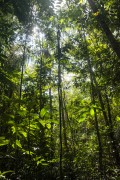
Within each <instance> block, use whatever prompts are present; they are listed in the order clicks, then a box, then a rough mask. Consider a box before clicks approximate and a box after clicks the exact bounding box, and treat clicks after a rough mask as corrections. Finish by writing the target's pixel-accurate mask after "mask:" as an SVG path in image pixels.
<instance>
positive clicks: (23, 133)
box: [19, 131, 27, 138]
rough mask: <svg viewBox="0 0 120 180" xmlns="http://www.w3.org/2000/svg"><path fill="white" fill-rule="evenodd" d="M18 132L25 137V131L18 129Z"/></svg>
mask: <svg viewBox="0 0 120 180" xmlns="http://www.w3.org/2000/svg"><path fill="white" fill-rule="evenodd" d="M19 133H20V134H22V135H23V136H24V137H25V138H27V133H26V132H25V131H19Z"/></svg>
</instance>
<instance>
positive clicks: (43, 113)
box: [40, 108, 47, 118]
mask: <svg viewBox="0 0 120 180" xmlns="http://www.w3.org/2000/svg"><path fill="white" fill-rule="evenodd" d="M46 112H47V110H46V109H44V108H43V109H42V110H41V112H40V116H41V118H43V117H44V116H45V114H46Z"/></svg>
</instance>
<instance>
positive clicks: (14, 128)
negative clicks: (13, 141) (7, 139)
mask: <svg viewBox="0 0 120 180" xmlns="http://www.w3.org/2000/svg"><path fill="white" fill-rule="evenodd" d="M11 129H12V133H13V134H15V133H16V127H15V126H12V127H11Z"/></svg>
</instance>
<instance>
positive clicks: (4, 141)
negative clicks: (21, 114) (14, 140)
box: [0, 136, 9, 146]
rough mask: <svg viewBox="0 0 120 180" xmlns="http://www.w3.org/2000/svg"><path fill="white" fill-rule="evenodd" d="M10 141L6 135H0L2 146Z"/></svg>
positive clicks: (0, 144)
mask: <svg viewBox="0 0 120 180" xmlns="http://www.w3.org/2000/svg"><path fill="white" fill-rule="evenodd" d="M8 143H9V140H8V139H5V137H3V136H1V137H0V146H5V145H7V144H8Z"/></svg>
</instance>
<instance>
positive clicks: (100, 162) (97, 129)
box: [88, 58, 104, 179]
mask: <svg viewBox="0 0 120 180" xmlns="http://www.w3.org/2000/svg"><path fill="white" fill-rule="evenodd" d="M88 67H89V72H90V80H91V99H92V103H93V104H95V90H96V89H95V87H94V80H93V73H92V67H91V62H90V59H89V58H88ZM94 119H95V129H96V134H97V139H98V147H99V171H100V176H101V177H100V178H101V179H102V178H103V175H104V172H103V148H102V142H101V136H100V131H99V125H98V119H97V112H96V109H95V108H94Z"/></svg>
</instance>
